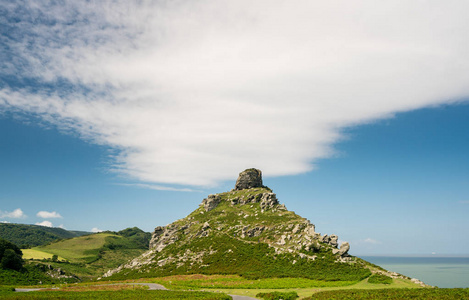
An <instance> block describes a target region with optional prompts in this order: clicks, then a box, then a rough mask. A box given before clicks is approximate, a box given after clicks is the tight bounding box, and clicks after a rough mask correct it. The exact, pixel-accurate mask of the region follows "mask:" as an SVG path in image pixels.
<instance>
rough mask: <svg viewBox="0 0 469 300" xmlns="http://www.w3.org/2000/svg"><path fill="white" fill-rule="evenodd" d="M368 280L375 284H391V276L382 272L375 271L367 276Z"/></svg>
mask: <svg viewBox="0 0 469 300" xmlns="http://www.w3.org/2000/svg"><path fill="white" fill-rule="evenodd" d="M368 282H369V283H375V284H391V283H392V278H391V277H389V276H386V275H384V274H378V273H375V274H373V275H371V276H370V277H369V278H368Z"/></svg>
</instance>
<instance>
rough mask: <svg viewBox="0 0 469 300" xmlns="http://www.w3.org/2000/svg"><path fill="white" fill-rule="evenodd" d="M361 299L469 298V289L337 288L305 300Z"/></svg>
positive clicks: (422, 299)
mask: <svg viewBox="0 0 469 300" xmlns="http://www.w3.org/2000/svg"><path fill="white" fill-rule="evenodd" d="M332 299H336V300H339V299H361V300H374V299H386V300H401V299H419V300H426V299H439V300H453V299H454V300H456V299H458V300H459V299H469V289H439V288H433V289H429V288H427V289H378V290H371V289H370V290H335V291H324V292H319V293H316V294H314V295H312V296H311V297H308V298H304V300H332Z"/></svg>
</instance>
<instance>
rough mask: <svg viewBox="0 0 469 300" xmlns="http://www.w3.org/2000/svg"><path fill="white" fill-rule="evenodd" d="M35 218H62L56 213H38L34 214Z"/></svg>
mask: <svg viewBox="0 0 469 300" xmlns="http://www.w3.org/2000/svg"><path fill="white" fill-rule="evenodd" d="M36 216H37V217H39V218H43V219H54V218H55V219H57V218H58V219H62V218H63V217H62V216H61V215H60V214H59V213H58V212H56V211H51V212H49V211H39V212H38V213H37V214H36Z"/></svg>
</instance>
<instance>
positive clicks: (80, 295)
mask: <svg viewBox="0 0 469 300" xmlns="http://www.w3.org/2000/svg"><path fill="white" fill-rule="evenodd" d="M0 298H2V299H44V300H45V299H57V300H58V299H95V300H100V299H116V300H120V299H143V300H145V299H155V300H159V299H162V300H178V299H193V300H229V299H231V297H230V296H228V295H226V294H219V293H209V292H187V291H160V290H155V291H149V290H142V289H135V290H122V291H84V292H70V291H67V292H64V291H39V292H28V293H15V292H0Z"/></svg>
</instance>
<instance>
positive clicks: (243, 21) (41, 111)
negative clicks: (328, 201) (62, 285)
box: [0, 1, 469, 190]
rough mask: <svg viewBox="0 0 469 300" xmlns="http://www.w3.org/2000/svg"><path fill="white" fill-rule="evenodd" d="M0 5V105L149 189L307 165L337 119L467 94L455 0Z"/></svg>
mask: <svg viewBox="0 0 469 300" xmlns="http://www.w3.org/2000/svg"><path fill="white" fill-rule="evenodd" d="M4 5H5V9H4V12H5V14H6V17H5V18H6V20H7V21H6V23H7V24H6V25H7V26H6V27H5V28H6V30H8V35H6V36H5V37H2V39H4V40H3V44H5V45H8V48H5V49H4V50H5V51H3V53H4V54H1V55H2V57H0V58H2V60H3V61H5V62H7V63H5V65H4V66H2V67H1V69H0V70H1V75H2V78H7V79H8V78H9V79H8V80H3V83H4V84H3V87H1V86H0V87H1V89H0V111H1V110H3V111H10V112H26V113H32V114H36V115H37V116H39V117H40V118H42V120H43V121H44V122H47V123H51V124H54V125H56V126H58V127H59V128H60V129H62V130H64V131H65V132H73V133H78V134H79V135H80V137H81V138H83V139H85V140H87V141H89V142H92V143H96V144H100V145H105V146H108V147H111V148H113V149H115V154H114V155H113V156H112V161H113V163H112V165H110V167H109V168H110V169H111V170H112V171H114V172H117V173H118V174H121V175H124V176H126V177H127V178H129V179H132V180H138V181H139V182H141V186H144V185H146V187H153V188H156V189H161V187H163V188H164V189H169V190H171V189H174V190H180V189H181V188H182V189H184V188H185V187H181V185H182V186H202V187H203V186H213V185H216V184H217V183H219V182H220V181H223V180H228V179H233V178H234V176H236V174H237V173H238V172H239V171H240V170H242V169H244V168H248V167H257V168H260V169H262V170H263V173H264V174H265V176H281V175H292V174H299V173H304V172H308V171H311V170H312V169H314V162H315V161H316V160H317V159H319V158H325V157H330V156H331V155H333V154H334V150H333V145H334V143H336V142H337V141H340V140H341V139H342V138H343V136H342V134H341V130H342V129H343V128H345V127H349V126H354V125H357V124H363V123H367V122H372V121H374V120H377V119H381V118H389V117H392V116H393V114H395V113H398V112H403V111H408V110H413V109H417V108H421V107H428V106H432V105H439V104H443V103H456V102H458V101H459V99H462V98H463V97H466V96H467V95H469V85H468V84H467V82H468V81H469V71H468V70H469V58H468V56H467V54H466V53H467V49H468V48H469V39H468V36H469V28H468V26H466V21H465V20H466V16H465V14H464V12H465V11H467V9H469V7H468V6H469V4H468V3H467V2H465V1H454V2H451V3H445V4H444V5H443V4H441V3H432V2H429V3H421V2H408V1H402V2H400V1H397V2H392V3H391V2H390V3H379V4H377V3H375V2H373V1H354V2H349V1H332V2H320V1H299V2H296V3H295V4H294V5H293V4H292V3H286V2H280V1H273V2H272V1H258V2H256V3H255V4H253V3H252V2H247V1H235V2H233V1H197V2H194V1H177V2H171V3H164V4H162V3H161V2H152V3H144V4H135V3H128V2H127V1H122V2H119V1H117V2H115V1H113V2H112V3H111V2H104V1H100V2H99V4H93V3H89V2H80V1H74V2H73V3H67V5H65V6H63V5H60V6H59V5H54V4H41V5H36V4H35V5H33V4H30V3H29V2H25V3H19V4H17V5H16V6H15V4H4ZM15 9H16V10H15ZM18 20H19V21H18ZM18 74H19V75H18ZM12 78H13V79H12ZM162 185H164V186H162Z"/></svg>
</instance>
